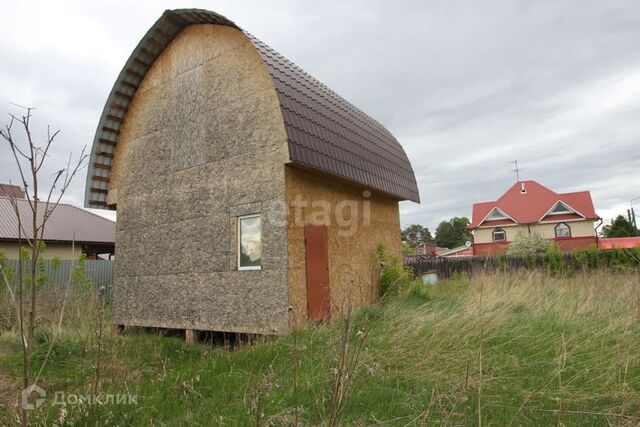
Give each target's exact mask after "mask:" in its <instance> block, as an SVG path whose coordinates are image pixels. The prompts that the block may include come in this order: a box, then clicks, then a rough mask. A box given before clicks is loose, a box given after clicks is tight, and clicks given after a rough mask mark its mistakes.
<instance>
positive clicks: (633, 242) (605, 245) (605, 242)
mask: <svg viewBox="0 0 640 427" xmlns="http://www.w3.org/2000/svg"><path fill="white" fill-rule="evenodd" d="M636 246H640V237H609V238H601V239H598V248H600V249H613V248H633V247H636Z"/></svg>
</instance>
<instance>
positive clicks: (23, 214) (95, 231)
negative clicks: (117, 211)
mask: <svg viewBox="0 0 640 427" xmlns="http://www.w3.org/2000/svg"><path fill="white" fill-rule="evenodd" d="M16 202H17V204H18V209H19V212H20V218H21V219H22V224H23V232H22V235H23V236H25V235H26V236H28V237H32V236H31V235H30V233H31V231H30V230H31V228H30V222H29V221H30V220H29V218H31V215H32V211H31V208H30V206H29V201H28V200H16ZM45 207H46V203H44V202H39V204H38V217H39V219H38V224H41V223H42V218H43V215H44V212H45ZM74 235H75V237H74ZM115 237H116V223H115V222H113V221H110V220H108V219H106V218H102V217H101V216H98V215H96V214H93V213H91V212H87V211H85V210H83V209H80V208H77V207H75V206H71V205H66V204H62V203H60V204H58V206H57V207H56V208H55V209H54V210H53V212H52V213H51V216H50V217H49V219H48V220H47V224H46V227H45V230H44V236H43V238H44V240H45V241H47V240H49V241H60V242H71V241H73V240H75V241H76V242H77V243H114V242H115ZM17 238H18V220H17V218H16V215H15V211H14V208H13V206H12V205H11V200H10V199H9V198H8V197H0V239H11V240H14V239H17Z"/></svg>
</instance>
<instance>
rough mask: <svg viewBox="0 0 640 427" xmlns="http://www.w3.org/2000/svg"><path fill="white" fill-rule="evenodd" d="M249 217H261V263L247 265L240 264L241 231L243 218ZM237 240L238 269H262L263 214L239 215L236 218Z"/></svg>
mask: <svg viewBox="0 0 640 427" xmlns="http://www.w3.org/2000/svg"><path fill="white" fill-rule="evenodd" d="M249 218H260V265H246V266H241V265H240V253H241V252H240V251H241V245H242V243H241V241H240V240H241V237H242V235H241V233H240V223H241V222H242V220H243V219H249ZM236 240H237V246H236V267H237V268H238V271H252V270H253V271H255V270H262V215H261V214H251V215H241V216H239V217H237V219H236Z"/></svg>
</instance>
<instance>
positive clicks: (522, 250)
mask: <svg viewBox="0 0 640 427" xmlns="http://www.w3.org/2000/svg"><path fill="white" fill-rule="evenodd" d="M550 246H551V242H550V241H549V240H547V239H545V238H544V237H542V236H541V235H540V234H538V233H535V232H534V233H531V234H529V233H523V232H522V231H519V232H518V234H516V237H515V239H513V241H512V242H511V243H510V244H509V249H507V253H508V254H509V255H519V256H540V255H544V254H546V253H547V251H548V250H549V247H550Z"/></svg>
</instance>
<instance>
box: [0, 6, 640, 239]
mask: <svg viewBox="0 0 640 427" xmlns="http://www.w3.org/2000/svg"><path fill="white" fill-rule="evenodd" d="M0 6H1V10H2V11H3V13H2V16H1V18H0V23H1V25H0V58H1V59H0V60H1V63H2V66H0V82H2V84H0V123H3V124H6V123H8V120H9V114H10V113H13V114H22V113H23V110H22V109H21V108H20V107H17V106H16V105H14V104H18V105H28V106H32V107H35V108H36V109H35V110H34V111H33V114H34V116H33V119H32V125H33V129H34V136H35V137H36V138H40V139H39V140H42V138H44V137H45V136H46V127H47V125H50V126H51V128H52V129H60V130H61V133H60V134H59V136H58V139H57V140H56V141H55V143H54V148H53V153H52V155H51V157H50V159H48V161H47V165H48V166H47V168H48V169H47V171H45V172H47V173H48V175H47V176H51V173H53V171H54V170H57V169H59V168H60V167H62V166H64V165H65V164H66V162H67V160H68V155H69V153H70V152H73V153H74V155H76V156H77V155H78V154H79V153H80V152H81V150H82V148H83V147H84V146H86V147H87V150H90V148H91V143H92V141H93V136H94V133H95V129H96V126H97V122H98V119H99V117H100V114H101V112H102V108H103V106H104V103H105V101H106V98H107V95H108V94H109V92H110V90H111V87H112V85H113V83H114V81H115V79H116V76H117V75H118V73H119V71H120V69H121V68H122V66H123V65H124V63H125V61H126V59H127V58H128V56H129V55H130V53H131V51H132V50H133V48H134V47H135V45H136V44H137V43H138V41H139V40H140V38H141V37H142V36H143V35H144V33H145V32H146V31H147V29H148V28H149V27H150V26H151V25H152V24H153V23H154V22H155V21H156V20H157V19H158V18H159V17H160V15H161V14H162V12H163V10H165V9H172V8H180V7H197V8H205V9H209V10H213V11H215V12H218V13H220V14H222V15H224V16H226V17H227V18H229V19H231V20H232V21H234V22H235V23H236V24H238V25H239V26H240V27H242V28H244V29H246V30H247V31H249V32H250V33H252V34H253V35H255V36H257V37H258V38H260V39H261V40H262V41H264V42H265V43H267V44H268V45H270V46H271V47H273V48H274V49H275V50H277V51H278V52H280V53H281V54H283V55H284V56H285V57H287V58H289V59H290V60H292V61H293V62H295V63H297V64H298V65H299V66H301V67H302V68H303V69H305V70H306V71H307V72H309V73H310V74H311V75H313V76H314V77H316V78H317V79H319V80H320V81H322V82H323V83H325V84H326V85H328V86H329V87H331V88H332V89H334V90H335V91H336V92H337V93H339V94H340V95H342V96H343V97H344V98H346V99H347V100H349V101H351V102H352V103H353V104H355V105H356V106H358V107H359V108H361V109H362V110H364V111H366V112H367V113H368V114H369V115H371V116H372V117H373V118H375V119H376V120H378V121H379V122H380V123H382V124H383V125H384V126H385V127H387V128H388V129H389V130H390V131H391V133H393V134H394V136H395V137H396V138H397V139H398V140H399V141H400V143H401V144H402V145H403V147H404V149H405V151H406V152H407V155H408V156H409V159H410V160H411V163H412V165H413V168H414V171H415V174H416V178H417V181H418V186H419V189H420V197H421V200H422V203H421V204H419V205H418V204H415V203H412V202H402V203H401V207H400V209H401V221H402V224H403V225H407V224H412V223H417V224H422V225H424V226H427V227H429V228H431V229H434V228H435V227H436V225H437V224H438V223H439V222H440V221H442V220H444V219H448V218H450V217H453V216H467V217H470V215H471V206H472V204H473V203H474V202H480V201H489V200H495V199H496V198H498V197H499V196H500V195H501V194H502V193H503V192H504V191H506V190H507V189H508V188H509V187H510V186H511V185H512V184H513V183H514V182H515V180H516V177H515V174H514V173H513V172H512V169H513V164H512V163H510V162H511V161H513V160H518V164H519V167H520V168H521V169H522V170H521V172H520V176H521V178H522V179H534V180H536V181H538V182H540V183H541V184H543V185H546V186H547V187H549V188H551V189H552V190H554V191H556V192H569V191H578V190H590V191H591V194H592V198H593V201H594V204H595V207H596V211H597V212H598V214H599V215H600V216H602V217H603V218H604V219H605V220H609V219H610V218H612V217H613V216H615V215H617V214H619V213H626V209H627V208H628V207H629V205H630V201H631V199H633V198H634V197H637V196H640V185H639V184H640V120H639V117H640V116H639V115H640V2H638V1H617V0H608V1H584V0H580V1H578V0H576V1H561V0H560V1H535V2H532V1H515V0H514V1H492V0H484V1H482V2H478V1H472V0H468V1H446V0H444V1H414V0H396V1H376V0H374V1H371V0H368V1H344V0H343V1H322V2H311V1H270V2H264V1H251V2H250V1H237V0H236V1H192V2H184V1H153V2H133V1H130V0H129V1H119V0H110V1H92V2H86V1H57V2H52V1H29V0H27V1H20V2H18V1H14V0H11V1H8V0H0ZM85 176H86V169H85V170H83V171H82V172H81V175H80V176H79V177H78V178H77V179H76V180H75V181H74V183H73V184H72V186H71V187H70V189H69V191H68V193H67V194H66V195H65V197H64V199H63V200H64V201H65V202H68V203H71V204H75V205H78V206H82V205H83V198H84V185H85ZM17 179H18V175H17V171H16V169H15V166H14V163H13V160H12V158H11V154H10V152H9V149H8V146H7V144H6V143H2V144H0V182H8V181H10V180H11V181H13V182H16V180H17ZM635 206H636V207H637V210H638V211H639V214H640V199H639V200H637V201H636V204H635ZM106 215H110V216H111V217H113V214H112V213H107V214H106Z"/></svg>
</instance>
